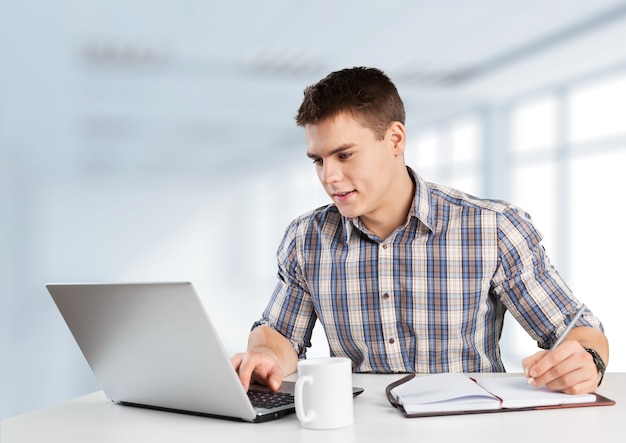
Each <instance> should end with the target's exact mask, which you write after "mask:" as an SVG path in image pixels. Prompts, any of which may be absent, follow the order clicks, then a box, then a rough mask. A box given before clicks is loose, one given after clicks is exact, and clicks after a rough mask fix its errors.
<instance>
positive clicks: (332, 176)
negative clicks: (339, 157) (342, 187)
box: [320, 160, 341, 183]
mask: <svg viewBox="0 0 626 443" xmlns="http://www.w3.org/2000/svg"><path fill="white" fill-rule="evenodd" d="M340 178H341V168H340V166H339V165H338V164H337V162H335V161H332V160H327V161H325V162H324V165H323V166H322V171H321V172H320V179H321V180H322V182H323V183H334V182H336V181H338V180H339V179H340Z"/></svg>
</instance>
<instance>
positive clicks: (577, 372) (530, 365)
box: [522, 326, 609, 394]
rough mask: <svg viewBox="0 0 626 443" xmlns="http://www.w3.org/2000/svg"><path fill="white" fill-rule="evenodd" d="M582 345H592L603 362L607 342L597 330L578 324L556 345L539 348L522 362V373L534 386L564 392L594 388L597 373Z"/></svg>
mask: <svg viewBox="0 0 626 443" xmlns="http://www.w3.org/2000/svg"><path fill="white" fill-rule="evenodd" d="M584 348H591V349H594V350H595V351H596V352H598V354H600V357H602V360H603V361H604V363H605V364H608V361H609V343H608V340H607V338H606V336H605V335H604V334H603V333H602V332H601V331H599V330H597V329H594V328H589V327H586V326H579V327H577V328H574V329H572V330H571V332H570V333H569V334H568V336H567V338H566V339H565V340H564V341H563V343H561V344H560V345H559V346H558V347H557V348H556V349H552V350H549V351H541V352H538V353H536V354H534V355H532V356H530V357H527V358H525V359H524V361H523V362H522V366H523V367H524V373H525V375H526V376H527V377H529V378H530V380H531V381H530V382H531V383H532V384H533V385H535V386H543V385H545V386H547V387H548V388H549V389H552V390H556V391H563V392H566V393H568V394H580V393H586V392H594V391H595V390H596V388H597V387H598V382H599V375H598V370H597V368H596V365H595V363H594V361H593V357H592V356H591V354H589V353H588V352H587V351H586V350H585V349H584Z"/></svg>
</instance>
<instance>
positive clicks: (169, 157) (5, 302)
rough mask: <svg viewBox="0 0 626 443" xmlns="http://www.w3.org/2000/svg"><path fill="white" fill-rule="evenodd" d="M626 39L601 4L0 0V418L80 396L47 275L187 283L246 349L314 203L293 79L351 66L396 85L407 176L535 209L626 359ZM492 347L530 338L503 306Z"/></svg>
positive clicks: (612, 10)
mask: <svg viewBox="0 0 626 443" xmlns="http://www.w3.org/2000/svg"><path fill="white" fill-rule="evenodd" d="M624 41H626V2H624V1H615V0H468V1H461V0H437V1H428V0H421V1H419V0H391V1H386V2H382V1H369V0H368V1H342V0H333V1H330V0H317V1H309V2H297V1H289V0H264V1H252V0H250V1H244V0H233V1H228V2H226V1H224V2H217V1H209V0H152V1H145V0H144V1H138V0H136V1H120V0H107V1H104V0H59V1H54V2H49V1H44V0H13V1H12V0H0V208H1V211H0V346H1V347H0V388H1V392H0V418H8V417H11V416H14V415H17V414H20V413H23V412H27V411H29V410H32V409H36V408H40V407H45V406H48V405H51V404H54V403H58V402H61V401H64V400H66V399H69V398H72V397H75V396H78V395H81V394H85V393H88V392H92V391H95V390H97V389H99V388H98V385H97V383H96V382H95V380H94V379H93V377H92V375H91V372H90V370H89V368H88V366H87V364H86V363H85V361H84V359H83V357H82V355H81V354H80V352H79V350H78V348H77V346H76V345H75V343H74V340H73V338H72V337H71V335H70V334H69V332H68V330H67V327H66V325H65V323H64V322H63V320H62V318H61V316H60V315H59V313H58V311H57V310H56V307H55V306H54V305H53V303H52V301H51V300H50V297H49V295H48V294H47V292H46V290H45V288H44V284H45V283H46V282H65V281H152V280H190V281H193V282H194V283H195V285H196V287H197V289H198V291H199V293H200V294H201V296H202V298H203V301H204V302H205V304H206V306H207V309H208V311H209V313H210V314H211V315H212V317H213V320H214V322H215V325H216V327H217V329H218V330H219V332H220V334H221V335H222V337H223V339H224V345H225V347H226V349H227V351H228V352H229V353H232V352H236V351H238V350H242V349H243V348H244V347H245V344H246V337H247V333H248V329H249V327H250V325H251V324H252V322H253V321H254V320H255V319H257V317H258V316H259V314H260V312H261V310H262V309H263V307H264V306H265V303H266V301H267V299H268V297H269V295H270V293H271V291H272V289H273V286H274V279H275V272H276V271H275V258H274V253H275V250H276V247H277V245H278V242H279V240H280V238H281V236H282V233H283V230H284V228H285V227H286V225H287V223H288V222H289V221H290V220H291V219H292V218H293V217H294V216H296V215H298V214H300V213H301V212H303V211H305V210H308V209H311V208H313V207H316V206H319V205H322V204H325V203H326V202H327V198H326V196H325V194H324V193H323V191H322V189H321V187H320V186H319V184H318V182H317V178H316V176H315V173H314V169H313V166H312V165H311V163H310V161H309V160H308V159H307V158H306V156H305V144H304V137H303V132H302V130H301V129H300V128H298V127H296V126H295V124H294V122H293V117H294V115H295V112H296V109H297V107H298V105H299V103H300V99H301V96H302V90H303V88H304V87H305V86H306V85H308V84H311V83H313V82H315V81H317V80H319V79H320V78H322V77H323V76H325V75H326V74H327V73H328V72H330V71H332V70H336V69H341V68H344V67H350V66H357V65H359V66H360V65H365V66H377V67H380V68H382V69H383V70H385V71H386V72H387V73H388V74H389V76H390V77H391V78H392V80H394V82H395V83H396V85H397V86H398V88H399V90H400V92H401V95H402V96H403V97H404V100H405V104H406V108H407V128H408V136H409V148H408V152H407V162H408V163H409V164H410V165H412V166H413V167H414V168H415V169H416V170H417V171H418V172H420V173H421V174H422V176H424V177H425V178H426V179H427V180H430V181H435V182H440V183H443V184H447V185H450V186H453V187H457V188H460V189H463V190H465V191H467V192H470V193H472V194H475V195H479V196H484V197H490V198H499V199H505V200H509V201H513V202H515V203H516V204H518V205H519V206H522V207H523V208H525V209H526V210H527V211H529V212H530V213H531V215H532V216H533V219H534V220H535V222H536V224H537V226H538V228H539V229H540V230H541V231H542V232H543V233H544V234H545V236H546V240H545V247H546V249H547V251H548V255H549V256H550V258H551V260H552V262H553V263H554V264H555V265H556V266H557V268H558V269H559V270H560V272H561V274H563V276H564V277H565V279H566V281H568V283H569V285H570V286H571V287H572V288H573V290H574V291H575V293H576V294H577V295H578V296H579V297H580V298H581V299H583V300H584V301H585V302H586V303H587V305H588V306H589V307H590V308H591V309H592V310H593V311H594V312H596V313H597V314H598V315H599V316H600V317H601V319H602V320H603V321H604V324H605V327H606V332H607V334H608V336H609V337H610V338H612V340H613V342H612V345H613V346H612V355H611V362H610V366H609V370H612V371H625V370H626V352H625V351H624V348H623V347H622V346H621V345H620V338H621V337H623V336H624V334H625V333H626V330H625V326H624V321H623V320H622V315H623V314H622V313H623V311H624V308H625V307H626V305H625V304H624V302H623V297H624V295H625V294H624V285H623V283H622V277H623V275H624V272H625V271H624V265H625V260H624V258H623V257H624V251H625V250H626V240H625V238H624V231H623V227H622V226H623V219H624V215H625V213H626V210H625V209H624V206H625V205H624V202H623V200H622V198H623V196H624V189H626V174H624V172H623V170H624V166H626V51H625V50H624ZM318 329H320V328H318ZM313 346H314V347H313V350H312V351H311V354H312V355H322V354H324V353H325V352H327V348H326V347H325V344H324V337H323V332H322V331H319V330H318V331H317V332H316V338H315V340H314V344H313ZM502 347H503V354H504V358H505V363H506V365H507V368H508V369H509V370H510V371H519V370H520V368H521V366H520V360H521V358H522V357H523V356H525V355H527V354H529V353H532V352H534V351H535V344H534V343H533V341H532V340H531V339H530V338H529V337H528V336H527V335H525V334H524V333H523V332H520V329H519V327H517V325H516V324H515V323H513V322H511V321H508V322H507V324H506V327H505V333H504V337H503V340H502Z"/></svg>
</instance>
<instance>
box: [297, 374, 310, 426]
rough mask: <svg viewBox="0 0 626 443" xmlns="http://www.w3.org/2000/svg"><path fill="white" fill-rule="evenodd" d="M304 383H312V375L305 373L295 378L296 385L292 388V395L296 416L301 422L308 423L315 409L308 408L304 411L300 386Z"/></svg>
mask: <svg viewBox="0 0 626 443" xmlns="http://www.w3.org/2000/svg"><path fill="white" fill-rule="evenodd" d="M306 383H311V384H313V377H311V376H310V375H305V376H302V377H298V379H297V380H296V387H295V389H294V397H295V403H296V416H297V417H298V420H300V421H301V422H302V423H309V422H310V421H312V420H313V419H314V418H315V411H313V410H310V411H307V413H306V414H305V413H304V402H303V401H302V388H303V387H304V385H305V384H306Z"/></svg>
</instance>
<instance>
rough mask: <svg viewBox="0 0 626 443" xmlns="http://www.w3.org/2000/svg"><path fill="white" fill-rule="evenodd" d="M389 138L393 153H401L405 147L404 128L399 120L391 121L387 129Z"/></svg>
mask: <svg viewBox="0 0 626 443" xmlns="http://www.w3.org/2000/svg"><path fill="white" fill-rule="evenodd" d="M387 132H388V134H389V139H390V140H391V142H392V143H393V150H394V154H396V155H403V154H404V149H405V148H406V130H405V129H404V125H403V124H402V123H400V122H391V123H390V124H389V128H388V129H387Z"/></svg>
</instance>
